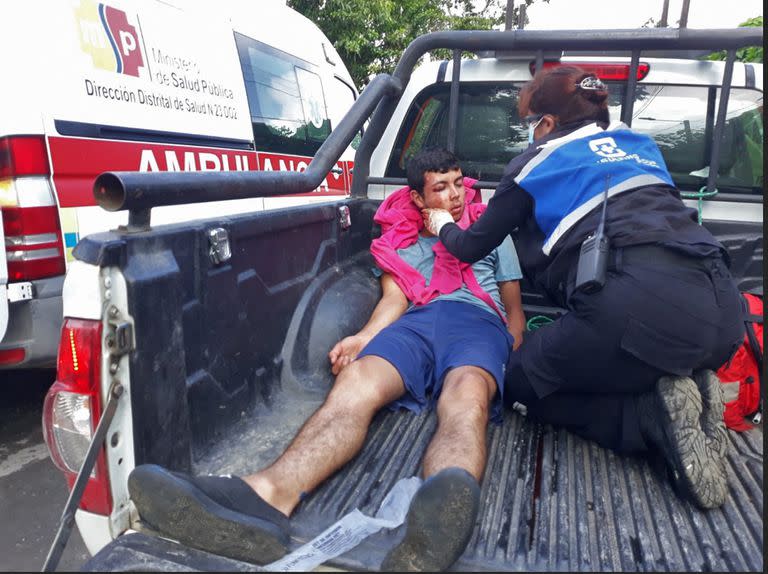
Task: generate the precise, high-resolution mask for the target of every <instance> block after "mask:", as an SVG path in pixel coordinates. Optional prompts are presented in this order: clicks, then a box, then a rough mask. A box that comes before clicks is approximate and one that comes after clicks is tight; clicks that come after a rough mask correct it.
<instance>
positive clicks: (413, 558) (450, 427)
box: [381, 367, 496, 572]
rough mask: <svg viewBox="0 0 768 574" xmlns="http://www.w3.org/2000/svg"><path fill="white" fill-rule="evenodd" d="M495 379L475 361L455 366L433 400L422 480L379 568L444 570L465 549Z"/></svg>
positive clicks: (476, 499)
mask: <svg viewBox="0 0 768 574" xmlns="http://www.w3.org/2000/svg"><path fill="white" fill-rule="evenodd" d="M495 393H496V383H495V381H494V379H493V377H492V376H491V375H490V374H488V372H486V371H485V370H483V369H480V368H477V367H460V368H458V369H454V370H453V371H451V372H450V373H448V375H447V376H446V378H445V382H444V384H443V392H442V393H441V395H440V398H439V399H438V402H437V418H438V422H437V431H436V432H435V436H434V437H433V438H432V441H431V442H430V444H429V447H428V448H427V452H426V454H425V456H424V479H425V480H424V484H422V486H421V488H419V490H418V491H417V492H416V495H415V496H414V498H413V501H412V502H411V507H410V508H409V509H408V516H407V518H406V530H405V536H404V538H403V540H402V541H401V542H400V543H399V544H398V545H397V546H395V547H394V548H393V549H392V550H390V552H389V553H388V554H387V556H386V558H385V559H384V562H383V563H382V565H381V570H382V571H390V572H406V571H414V570H420V571H431V572H435V571H438V570H444V569H446V568H448V567H449V566H450V565H451V564H453V563H454V562H455V561H456V560H457V559H458V558H459V556H461V554H462V553H463V552H464V550H465V548H466V547H467V543H468V542H469V539H470V537H471V536H472V531H473V530H474V527H475V520H476V519H477V513H478V509H479V507H480V484H479V483H480V478H481V477H482V475H483V472H484V471H485V461H486V444H485V436H486V426H487V424H488V409H489V406H490V403H491V399H492V398H493V395H494V394H495Z"/></svg>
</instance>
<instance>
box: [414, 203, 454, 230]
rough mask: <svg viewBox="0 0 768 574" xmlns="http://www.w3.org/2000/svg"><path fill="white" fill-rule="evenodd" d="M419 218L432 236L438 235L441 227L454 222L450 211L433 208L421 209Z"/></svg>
mask: <svg viewBox="0 0 768 574" xmlns="http://www.w3.org/2000/svg"><path fill="white" fill-rule="evenodd" d="M421 217H422V218H424V227H426V228H427V231H429V232H430V233H432V234H433V235H440V228H442V227H443V225H445V224H446V223H453V222H454V221H453V216H452V215H451V212H450V211H448V210H446V209H437V208H434V207H428V208H425V209H422V210H421Z"/></svg>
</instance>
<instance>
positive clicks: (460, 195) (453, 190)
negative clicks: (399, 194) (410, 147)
mask: <svg viewBox="0 0 768 574" xmlns="http://www.w3.org/2000/svg"><path fill="white" fill-rule="evenodd" d="M464 195H465V192H464V176H463V175H462V174H461V170H460V169H454V170H451V171H447V172H445V173H440V172H437V171H428V172H426V173H425V174H424V196H423V197H422V196H421V195H420V194H419V193H418V192H417V191H414V190H411V198H412V199H413V202H414V203H415V204H416V205H417V206H418V207H419V209H424V208H425V207H429V208H436V209H445V210H446V211H449V212H450V213H451V216H452V217H453V220H454V221H458V220H459V219H461V216H462V214H463V213H464Z"/></svg>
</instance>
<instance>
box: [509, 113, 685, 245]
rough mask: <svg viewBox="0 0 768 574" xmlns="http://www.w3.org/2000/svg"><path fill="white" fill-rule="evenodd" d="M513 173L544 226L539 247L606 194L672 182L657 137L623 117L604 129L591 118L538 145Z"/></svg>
mask: <svg viewBox="0 0 768 574" xmlns="http://www.w3.org/2000/svg"><path fill="white" fill-rule="evenodd" d="M539 149H540V151H539V153H538V154H537V155H536V156H535V157H534V158H533V159H531V160H530V161H529V162H528V163H527V164H526V165H525V167H524V168H523V169H522V171H521V172H520V173H519V174H518V175H517V177H515V183H517V184H518V185H519V186H520V187H522V188H523V189H524V190H525V191H526V192H527V193H528V194H530V195H531V197H533V199H534V205H535V207H534V217H535V219H536V222H537V224H538V226H539V228H540V229H541V230H542V231H543V232H544V236H545V239H544V244H543V246H542V251H543V252H544V254H545V255H549V254H550V252H551V251H552V248H553V247H554V246H555V244H556V243H557V242H558V241H559V240H560V239H561V238H562V237H563V235H565V233H566V232H567V231H568V230H569V229H571V228H572V227H573V226H574V225H575V224H576V223H577V222H578V221H579V220H581V219H582V218H583V217H584V216H586V215H587V214H588V213H589V212H590V211H592V210H593V209H594V208H595V207H597V206H598V205H600V203H601V201H602V200H603V197H604V193H605V188H606V185H608V197H613V196H615V195H618V194H620V193H622V192H625V191H628V190H630V189H636V188H638V187H643V186H647V185H669V186H672V187H674V182H673V181H672V176H671V175H670V174H669V172H668V171H667V166H666V165H665V163H664V159H663V158H662V156H661V151H660V150H659V148H658V146H657V145H656V143H655V142H654V141H653V139H652V138H650V137H649V136H646V135H643V134H639V133H637V132H634V131H632V130H630V129H629V128H628V127H627V126H626V125H625V124H623V123H621V122H615V123H612V124H611V125H610V126H609V127H608V129H606V130H604V129H602V128H601V127H599V126H598V125H597V124H590V125H587V126H584V127H583V128H580V129H578V130H576V131H574V132H572V133H570V134H568V135H566V136H563V137H561V138H557V139H553V140H550V141H548V142H546V143H545V144H543V145H541V146H540V148H539Z"/></svg>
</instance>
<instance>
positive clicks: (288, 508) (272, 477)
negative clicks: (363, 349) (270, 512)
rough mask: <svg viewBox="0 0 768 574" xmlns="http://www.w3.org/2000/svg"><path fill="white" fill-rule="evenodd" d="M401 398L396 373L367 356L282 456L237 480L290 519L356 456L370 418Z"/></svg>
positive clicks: (344, 374)
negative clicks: (306, 497) (308, 495)
mask: <svg viewBox="0 0 768 574" xmlns="http://www.w3.org/2000/svg"><path fill="white" fill-rule="evenodd" d="M404 393H405V386H404V384H403V380H402V378H401V377H400V373H399V372H398V371H397V369H395V367H393V366H392V364H390V363H389V362H388V361H385V360H384V359H382V358H380V357H376V356H372V355H368V356H366V357H363V358H361V359H359V360H357V361H355V362H353V363H351V364H350V365H349V366H347V367H346V368H345V369H344V370H343V371H342V372H341V373H340V374H339V376H338V377H337V379H336V382H335V383H334V385H333V388H332V389H331V392H330V393H329V395H328V397H327V398H326V400H325V402H324V403H323V404H322V405H321V406H320V408H319V409H318V410H317V411H316V412H315V413H314V414H313V415H312V416H311V417H310V418H309V419H308V420H307V422H305V423H304V425H303V426H302V427H301V429H300V430H299V432H298V434H297V435H296V436H295V437H294V439H293V441H291V444H290V445H289V446H288V448H287V449H286V450H285V452H283V454H282V455H281V456H280V457H279V458H278V459H277V460H276V461H275V462H274V463H272V465H270V466H269V467H267V468H265V469H263V470H261V471H259V472H257V473H255V474H251V475H249V476H244V477H242V478H243V480H244V481H245V482H246V483H248V485H249V486H250V487H251V488H253V489H254V490H255V491H256V493H257V494H258V495H259V496H261V497H262V498H263V499H264V500H265V501H267V502H268V503H269V504H271V505H272V506H274V507H275V508H277V509H278V510H279V511H280V512H282V513H283V514H285V515H286V516H290V514H291V513H292V512H293V509H294V508H295V507H296V505H297V504H298V503H299V497H300V495H301V494H302V493H308V492H311V491H312V490H314V489H315V488H316V487H317V486H318V485H319V484H320V483H321V482H322V481H323V480H325V479H326V478H328V477H329V476H330V475H331V474H333V473H334V472H335V471H336V470H338V469H339V468H340V467H341V466H343V465H344V464H345V463H346V462H348V461H349V460H350V459H351V458H352V457H353V456H355V455H356V454H357V453H358V452H359V451H360V449H361V448H362V446H363V443H364V441H365V437H366V435H367V433H368V426H369V425H370V423H371V420H372V419H373V415H374V414H376V412H377V411H378V410H379V409H381V408H382V407H384V406H386V405H388V404H389V403H391V402H392V401H393V400H395V399H397V398H399V397H400V396H402V395H403V394H404Z"/></svg>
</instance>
